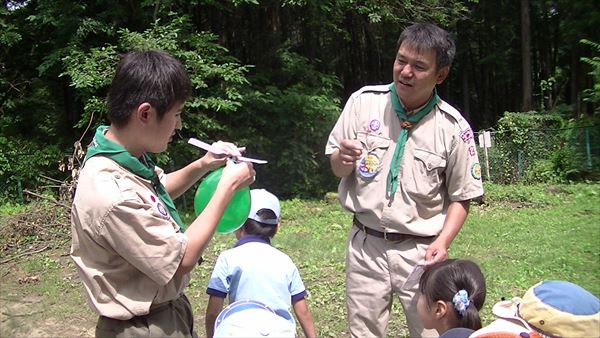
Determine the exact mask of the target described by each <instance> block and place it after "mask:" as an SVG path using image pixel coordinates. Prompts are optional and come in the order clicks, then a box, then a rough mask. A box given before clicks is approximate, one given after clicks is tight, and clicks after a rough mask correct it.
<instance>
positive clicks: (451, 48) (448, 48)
mask: <svg viewBox="0 0 600 338" xmlns="http://www.w3.org/2000/svg"><path fill="white" fill-rule="evenodd" d="M403 42H406V43H408V44H409V45H410V46H412V47H414V48H416V49H417V50H419V51H423V50H427V49H433V50H434V51H435V56H436V57H435V59H436V67H437V69H438V70H439V69H442V68H443V67H446V66H450V65H452V61H454V55H455V54H456V45H455V44H454V40H453V39H452V37H451V36H450V34H449V33H448V32H447V31H446V30H444V29H442V28H440V27H438V26H437V25H435V24H433V23H416V24H413V25H410V26H408V27H406V28H405V29H404V31H402V33H401V34H400V38H398V43H397V45H396V51H398V49H400V45H402V43H403Z"/></svg>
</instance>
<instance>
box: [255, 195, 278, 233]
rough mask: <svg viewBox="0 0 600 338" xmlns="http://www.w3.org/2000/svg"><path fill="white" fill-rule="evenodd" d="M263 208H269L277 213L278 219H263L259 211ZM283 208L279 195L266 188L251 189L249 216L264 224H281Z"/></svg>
mask: <svg viewBox="0 0 600 338" xmlns="http://www.w3.org/2000/svg"><path fill="white" fill-rule="evenodd" d="M261 209H269V210H271V211H273V212H274V213H275V217H276V219H262V218H261V217H260V216H259V215H258V214H257V212H258V211H259V210H261ZM280 213H281V208H280V206H279V199H277V196H275V195H273V194H272V193H270V192H268V191H267V190H265V189H252V190H250V214H248V218H250V219H253V220H255V221H257V222H260V223H264V224H271V225H277V224H279V219H280Z"/></svg>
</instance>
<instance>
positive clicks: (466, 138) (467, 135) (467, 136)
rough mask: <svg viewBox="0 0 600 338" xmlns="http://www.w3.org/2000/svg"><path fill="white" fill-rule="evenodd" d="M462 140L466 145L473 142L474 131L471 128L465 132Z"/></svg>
mask: <svg viewBox="0 0 600 338" xmlns="http://www.w3.org/2000/svg"><path fill="white" fill-rule="evenodd" d="M460 138H461V140H463V142H464V143H467V142H469V141H471V140H472V139H473V130H471V128H469V129H466V130H463V131H462V132H461V133H460Z"/></svg>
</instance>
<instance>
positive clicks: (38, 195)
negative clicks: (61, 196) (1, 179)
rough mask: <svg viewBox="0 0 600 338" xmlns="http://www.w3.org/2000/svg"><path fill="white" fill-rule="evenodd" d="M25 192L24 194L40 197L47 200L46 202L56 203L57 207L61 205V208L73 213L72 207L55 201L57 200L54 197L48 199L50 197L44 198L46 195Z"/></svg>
mask: <svg viewBox="0 0 600 338" xmlns="http://www.w3.org/2000/svg"><path fill="white" fill-rule="evenodd" d="M23 192H24V193H27V194H29V195H33V196H35V197H39V198H42V199H45V200H48V201H51V202H54V204H56V205H59V206H61V207H63V208H67V209H69V211H71V206H70V205H66V204H64V203H61V202H59V201H57V200H55V199H54V198H52V197H48V196H44V195H40V194H36V193H34V192H32V191H29V190H23Z"/></svg>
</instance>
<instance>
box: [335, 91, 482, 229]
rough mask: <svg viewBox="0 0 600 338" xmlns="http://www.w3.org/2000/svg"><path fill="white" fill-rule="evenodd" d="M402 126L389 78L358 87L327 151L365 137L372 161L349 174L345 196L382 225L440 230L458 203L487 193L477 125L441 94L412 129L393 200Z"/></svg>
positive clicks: (366, 220)
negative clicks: (389, 192)
mask: <svg viewBox="0 0 600 338" xmlns="http://www.w3.org/2000/svg"><path fill="white" fill-rule="evenodd" d="M400 130H401V129H400V122H399V119H398V117H397V116H396V113H395V111H394V108H393V107H392V103H391V98H390V90H389V87H388V85H379V86H366V87H363V88H361V89H360V90H358V91H357V92H355V93H354V94H352V96H351V97H350V98H349V99H348V102H347V103H346V106H345V107H344V110H343V111H342V114H341V115H340V117H339V119H338V121H337V123H336V125H335V126H334V128H333V130H332V131H331V134H330V135H329V140H328V142H327V146H326V148H325V154H326V155H331V154H332V153H333V152H334V151H335V150H336V149H338V148H339V144H340V142H341V141H342V140H343V139H358V140H360V141H361V143H362V145H363V148H364V151H363V158H365V157H366V160H364V161H359V163H357V165H356V167H355V170H354V171H353V173H352V174H350V175H349V176H347V177H344V178H342V179H341V181H340V184H339V187H338V195H339V200H340V203H341V204H342V206H344V207H345V208H346V209H347V210H349V211H351V212H353V213H354V214H355V215H356V217H357V218H358V220H359V221H360V222H361V223H363V224H365V225H366V226H369V227H371V228H373V229H375V230H378V231H387V232H399V233H407V234H413V235H418V236H432V235H438V234H439V233H440V231H441V229H442V227H443V224H444V219H445V217H446V213H447V211H448V205H449V203H450V202H453V201H464V200H469V199H471V198H474V197H477V196H481V195H483V187H482V182H481V168H480V165H479V159H478V157H477V152H476V148H475V142H474V139H473V131H472V130H471V127H470V126H469V124H468V123H467V122H466V120H465V119H464V118H463V117H462V116H461V115H460V113H459V112H458V111H457V110H456V109H454V108H453V107H452V106H450V105H449V104H448V103H446V102H444V101H440V103H438V104H437V105H436V106H435V108H434V110H433V111H432V112H430V113H429V114H427V115H426V116H425V117H423V119H422V120H421V121H420V122H419V123H418V124H416V125H415V126H413V128H412V129H410V130H409V134H408V140H407V142H406V145H405V148H404V155H403V158H402V163H401V166H400V173H399V183H398V189H397V191H396V195H395V197H394V201H393V203H392V205H391V206H389V200H388V199H387V197H386V182H387V176H388V172H389V168H390V163H391V160H392V157H393V155H394V150H395V147H396V140H397V138H398V135H399V134H400ZM365 155H368V156H365ZM361 166H362V168H361Z"/></svg>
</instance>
